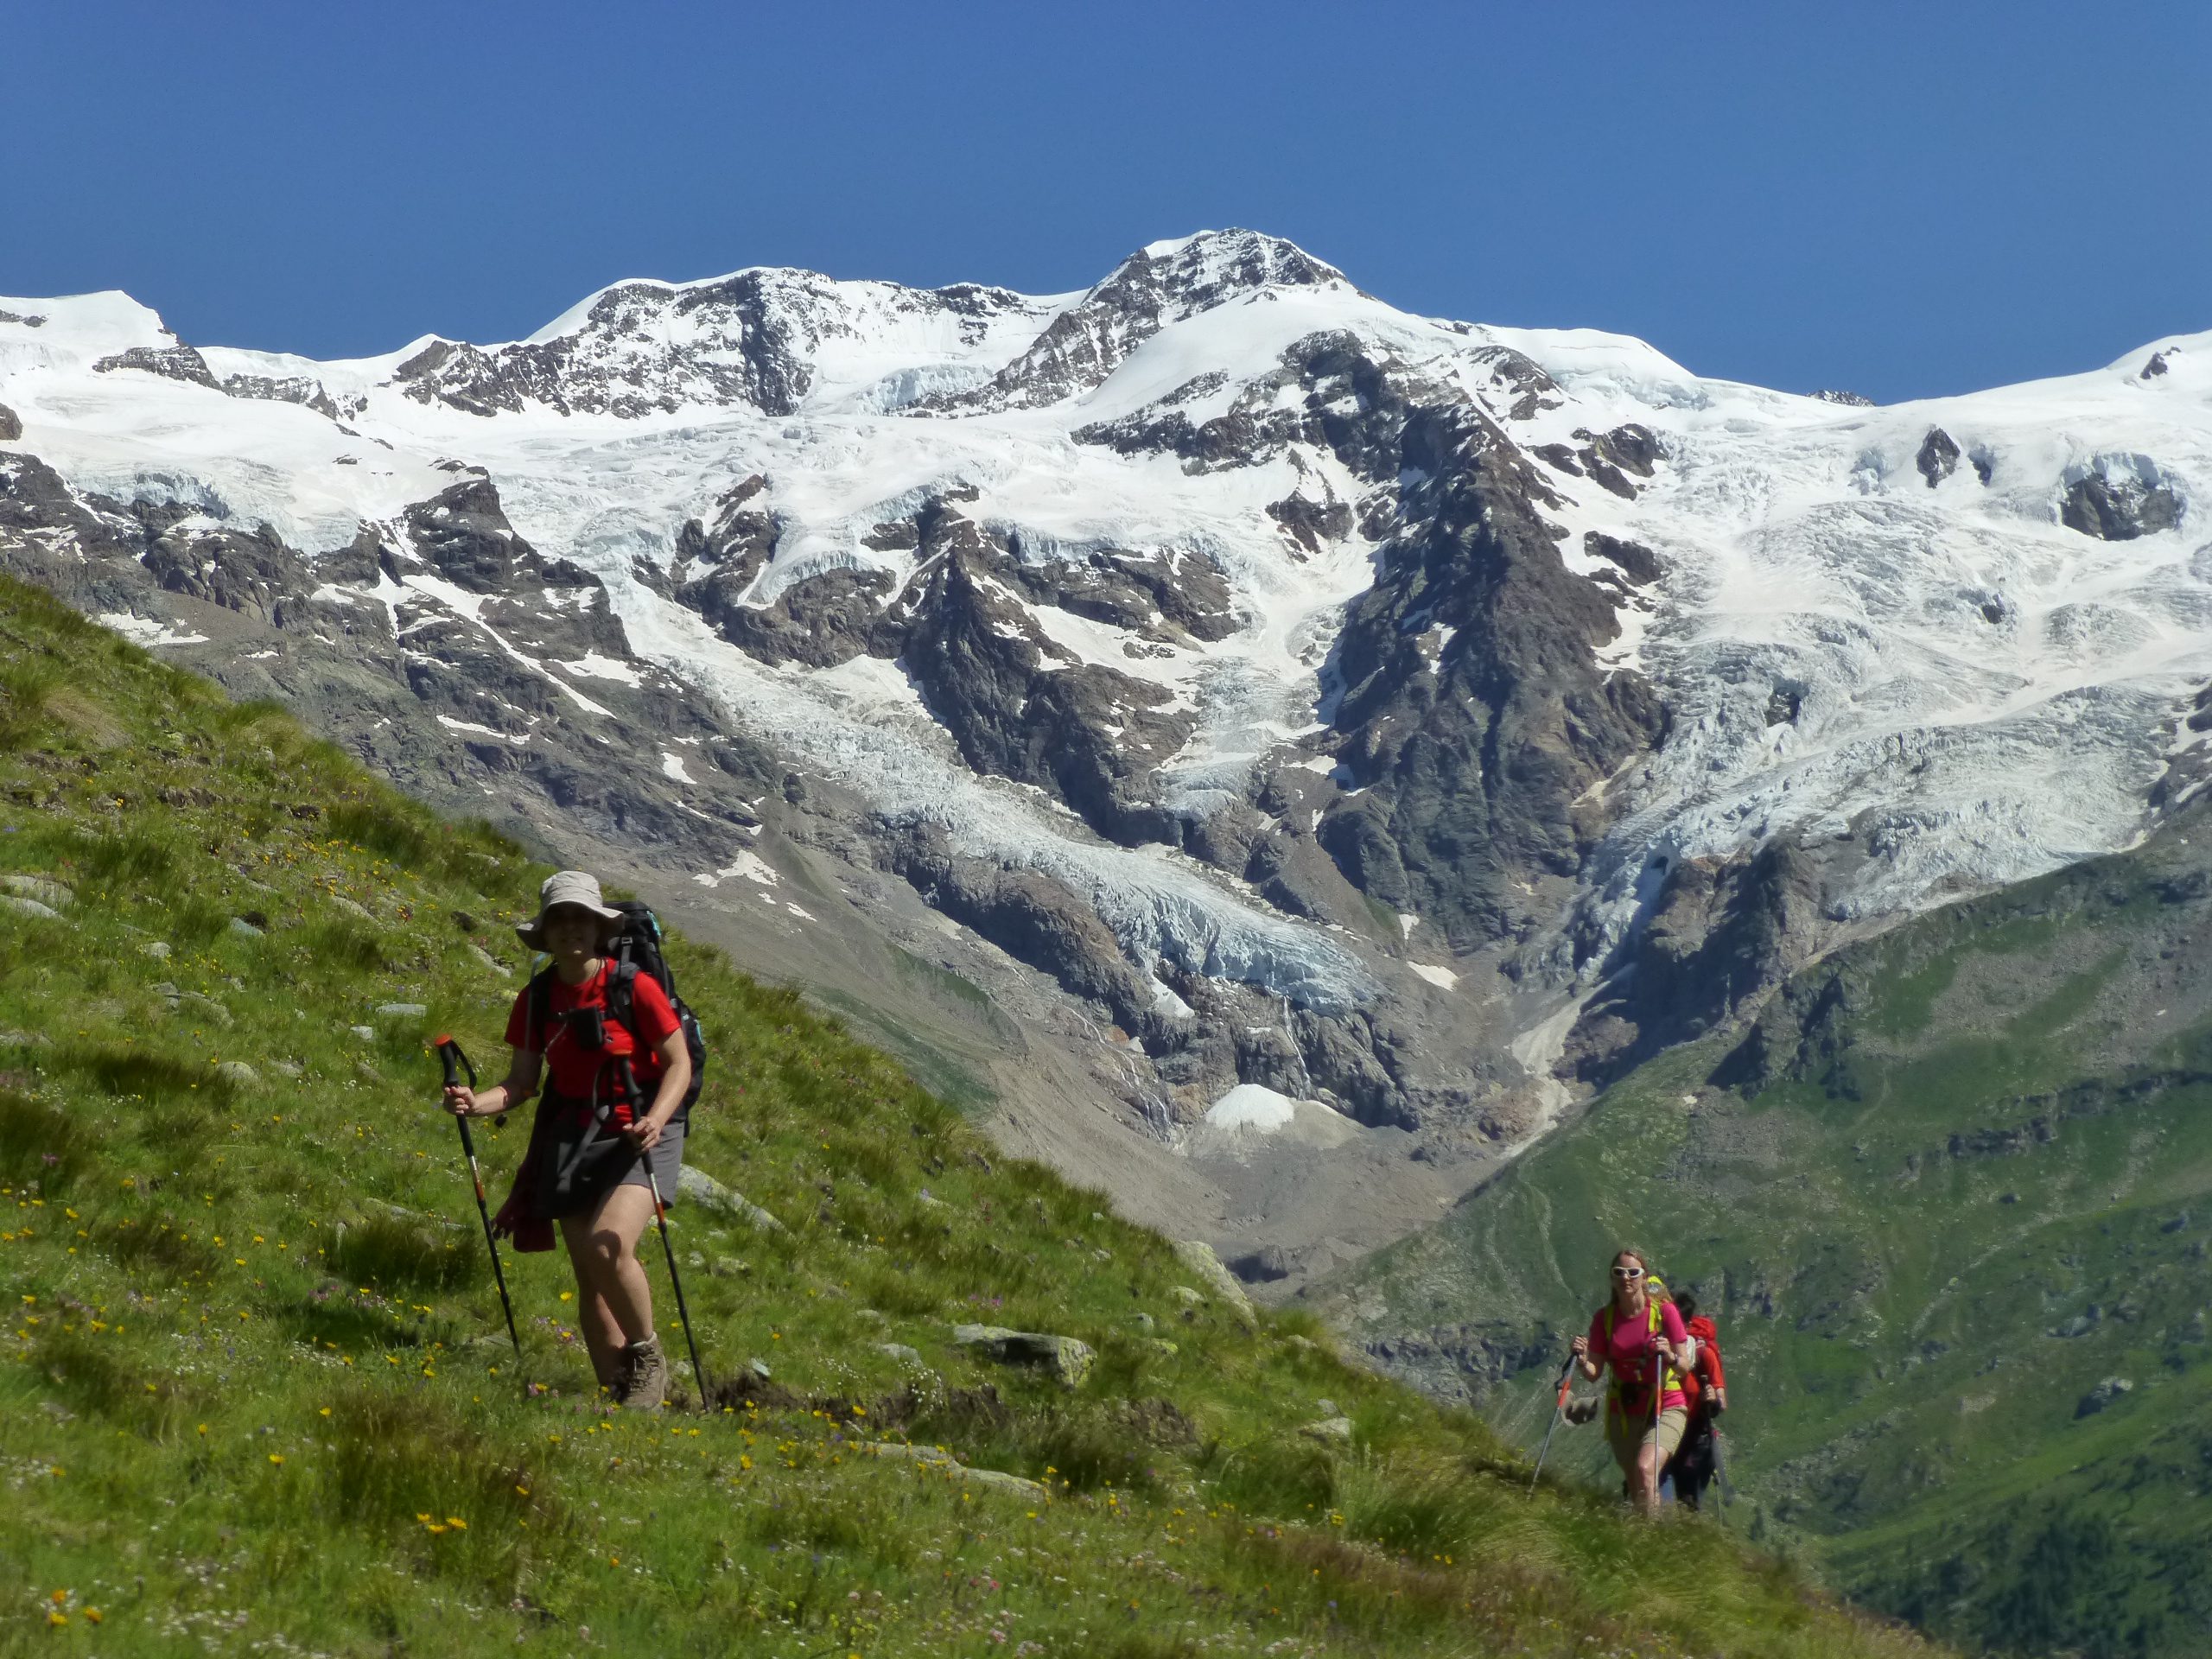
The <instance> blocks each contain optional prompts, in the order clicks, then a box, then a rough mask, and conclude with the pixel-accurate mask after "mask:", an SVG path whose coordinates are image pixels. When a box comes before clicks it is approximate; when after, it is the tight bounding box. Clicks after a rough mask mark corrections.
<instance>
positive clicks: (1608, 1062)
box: [1567, 839, 1821, 1082]
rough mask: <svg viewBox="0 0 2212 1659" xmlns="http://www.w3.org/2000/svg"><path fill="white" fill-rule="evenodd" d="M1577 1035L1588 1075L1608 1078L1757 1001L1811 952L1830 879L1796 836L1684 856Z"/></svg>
mask: <svg viewBox="0 0 2212 1659" xmlns="http://www.w3.org/2000/svg"><path fill="white" fill-rule="evenodd" d="M1663 880H1664V885H1663V887H1661V889H1660V893H1659V897H1658V899H1657V900H1656V903H1655V904H1654V906H1653V907H1652V910H1651V913H1650V915H1649V918H1647V920H1646V921H1645V923H1644V925H1643V927H1642V928H1641V929H1640V930H1639V931H1638V932H1637V935H1636V936H1635V938H1634V939H1633V940H1632V941H1631V942H1630V944H1629V946H1628V947H1627V951H1626V959H1625V960H1624V962H1623V963H1621V964H1620V965H1619V966H1618V967H1617V968H1616V969H1614V970H1613V974H1612V976H1611V979H1610V980H1609V981H1608V982H1607V989H1606V991H1605V992H1604V993H1601V994H1600V995H1599V996H1598V997H1595V998H1593V999H1592V1001H1591V1003H1590V1005H1589V1006H1588V1007H1587V1008H1586V1011H1585V1012H1584V1014H1583V1015H1582V1018H1581V1019H1580V1020H1579V1021H1578V1022H1577V1024H1576V1026H1575V1029H1574V1032H1573V1035H1572V1036H1571V1037H1570V1039H1569V1040H1568V1053H1567V1059H1568V1064H1569V1065H1570V1066H1571V1068H1572V1070H1573V1072H1574V1073H1575V1075H1577V1076H1578V1077H1585V1078H1587V1079H1589V1080H1591V1081H1592V1082H1598V1081H1604V1080H1608V1079H1611V1078H1612V1077H1618V1076H1620V1075H1621V1074H1622V1073H1623V1072H1624V1071H1627V1070H1629V1069H1630V1068H1631V1067H1633V1066H1635V1065H1639V1064H1640V1063H1642V1062H1643V1060H1644V1059H1646V1058H1649V1057H1650V1056H1651V1055H1653V1054H1655V1053H1656V1052H1658V1051H1659V1050H1660V1049H1661V1048H1663V1047H1666V1046H1669V1045H1671V1044H1674V1043H1678V1042H1685V1041H1688V1040H1690V1039H1693V1038H1695V1037H1698V1036H1700V1035H1702V1034H1703V1033H1706V1032H1707V1031H1709V1030H1711V1029H1713V1027H1715V1026H1716V1025H1719V1024H1721V1023H1723V1022H1725V1021H1726V1020H1727V1019H1728V1018H1729V1017H1730V1016H1731V1015H1732V1014H1733V1013H1734V1012H1735V1010H1736V1009H1737V1008H1738V1007H1743V1006H1745V1004H1751V1005H1754V1006H1755V1005H1756V1004H1757V1003H1758V1001H1760V1000H1761V999H1762V998H1763V997H1764V995H1765V994H1766V993H1767V992H1768V991H1770V989H1772V988H1774V987H1775V986H1777V985H1778V984H1780V983H1781V982H1782V981H1783V979H1784V978H1786V977H1787V976H1789V973H1790V972H1791V971H1792V970H1793V969H1795V968H1796V966H1797V964H1798V963H1801V962H1802V961H1804V960H1805V958H1806V957H1808V955H1810V954H1811V950H1812V948H1813V943H1814V940H1815V937H1816V934H1817V931H1818V928H1819V925H1820V919H1821V916H1820V883H1819V879H1818V873H1817V871H1816V870H1815V867H1814V865H1813V863H1812V861H1810V860H1809V859H1808V857H1807V856H1806V855H1804V854H1803V853H1802V852H1801V851H1800V850H1799V849H1797V848H1796V846H1795V845H1794V844H1793V843H1791V842H1788V841H1784V840H1780V839H1777V840H1775V841H1771V842H1768V843H1767V844H1766V846H1764V848H1762V849H1759V851H1758V853H1756V854H1755V855H1751V857H1749V858H1740V859H1736V860H1730V861H1723V860H1719V859H1705V858H1700V859H1683V860H1680V861H1676V862H1675V864H1674V866H1673V867H1672V868H1669V869H1667V870H1666V871H1665V872H1664V873H1663Z"/></svg>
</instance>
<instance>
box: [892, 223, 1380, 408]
mask: <svg viewBox="0 0 2212 1659" xmlns="http://www.w3.org/2000/svg"><path fill="white" fill-rule="evenodd" d="M1332 283H1341V284H1343V285H1344V287H1346V288H1350V287H1351V283H1349V282H1347V281H1346V280H1345V277H1344V273H1343V272H1342V271H1339V270H1336V269H1335V268H1334V267H1333V266H1330V265H1325V264H1322V263H1321V262H1320V261H1319V260H1318V259H1316V258H1314V257H1313V256H1312V255H1310V254H1308V253H1306V251H1304V250H1303V249H1301V248H1298V247H1295V246H1294V245H1291V244H1290V243H1288V242H1285V241H1282V240H1281V239H1280V238H1275V237H1272V236H1262V235H1260V234H1259V233H1257V232H1253V231H1242V230H1233V231H1220V232H1209V233H1207V234H1205V235H1203V236H1197V237H1192V238H1189V239H1188V240H1187V241H1186V242H1185V243H1184V244H1183V245H1181V246H1179V247H1177V248H1173V249H1170V250H1168V251H1164V252H1162V253H1160V254H1158V255H1155V254H1154V253H1153V252H1152V251H1150V250H1148V249H1140V250H1139V251H1137V252H1135V253H1133V254H1131V255H1130V256H1129V257H1128V258H1127V259H1124V260H1123V261H1122V263H1121V264H1120V265H1118V266H1117V267H1116V269H1115V270H1114V271H1113V273H1112V274H1111V275H1109V277H1107V278H1106V279H1105V280H1104V281H1103V282H1102V283H1099V284H1098V285H1097V286H1096V287H1095V288H1093V289H1091V290H1090V292H1089V293H1088V294H1086V295H1084V296H1083V298H1082V299H1081V300H1079V301H1077V302H1076V303H1075V304H1074V305H1072V306H1071V307H1069V308H1067V309H1066V310H1065V311H1063V312H1061V313H1060V314H1059V315H1058V316H1057V317H1055V318H1054V319H1053V320H1052V325H1051V326H1050V327H1047V328H1046V330H1045V331H1044V333H1043V334H1039V336H1038V338H1037V340H1036V343H1035V344H1034V345H1033V346H1030V347H1029V349H1028V350H1027V351H1026V352H1024V353H1022V354H1021V355H1020V357H1017V358H1016V359H1014V361H1013V362H1011V363H1009V364H1007V366H1006V367H1005V368H1003V369H1001V370H1000V371H999V372H998V373H997V374H996V375H995V376H994V377H993V378H992V379H991V382H990V384H989V385H987V386H985V387H983V388H982V389H981V390H979V391H974V392H969V393H964V394H961V395H958V396H956V397H946V398H942V399H934V400H929V402H928V403H927V404H925V406H927V407H934V408H938V409H941V410H953V409H1024V408H1036V407H1038V406H1039V405H1042V404H1054V403H1058V402H1059V401H1060V400H1061V399H1063V398H1065V397H1073V396H1075V395H1076V394H1077V393H1079V392H1084V391H1090V389H1092V388H1093V387H1095V386H1096V385H1099V384H1100V383H1101V382H1102V381H1103V380H1104V379H1105V378H1106V377H1107V376H1108V375H1109V374H1111V373H1112V372H1114V371H1115V369H1116V368H1117V367H1119V366H1120V365H1121V364H1122V362H1124V361H1125V360H1126V359H1128V355H1129V353H1132V352H1134V351H1135V350H1136V348H1137V347H1138V346H1141V345H1143V344H1144V342H1145V341H1146V340H1149V339H1150V338H1151V337H1152V336H1153V335H1154V334H1157V333H1159V332H1160V329H1161V328H1162V327H1166V325H1167V324H1168V323H1171V322H1176V321H1181V320H1182V319H1184V318H1185V317H1192V316H1196V315H1198V314H1199V313H1200V312H1203V311H1207V310H1211V308H1214V307H1215V306H1217V305H1222V304H1225V303H1227V302H1229V301H1230V300H1233V299H1236V298H1238V297H1240V296H1243V295H1246V294H1249V293H1252V292H1255V291H1257V290H1260V289H1267V288H1303V287H1320V286H1325V285H1328V284H1332Z"/></svg>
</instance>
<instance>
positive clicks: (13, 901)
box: [0, 893, 61, 922]
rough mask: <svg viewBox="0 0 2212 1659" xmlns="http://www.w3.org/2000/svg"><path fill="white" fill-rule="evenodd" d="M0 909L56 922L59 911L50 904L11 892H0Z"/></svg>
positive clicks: (58, 917) (58, 918)
mask: <svg viewBox="0 0 2212 1659" xmlns="http://www.w3.org/2000/svg"><path fill="white" fill-rule="evenodd" d="M0 910H10V911H13V912H15V913H16V915H18V916H33V917H36V918H38V919H39V920H40V921H42V922H58V921H60V919H61V912H60V911H58V910H56V909H54V906H51V905H41V903H39V901H38V900H37V899H25V898H22V897H21V896H19V895H17V894H16V893H0Z"/></svg>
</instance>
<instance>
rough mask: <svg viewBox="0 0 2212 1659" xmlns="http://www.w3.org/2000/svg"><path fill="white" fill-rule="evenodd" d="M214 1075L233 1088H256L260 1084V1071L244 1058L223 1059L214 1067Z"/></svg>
mask: <svg viewBox="0 0 2212 1659" xmlns="http://www.w3.org/2000/svg"><path fill="white" fill-rule="evenodd" d="M215 1075H216V1076H217V1077H220V1078H222V1079H223V1080H224V1081H225V1082H226V1083H228V1084H231V1085H232V1087H234V1088H238V1089H257V1088H259V1087H260V1086H261V1073H259V1072H258V1071H255V1070H254V1069H253V1068H252V1067H251V1066H250V1065H247V1064H246V1063H245V1061H244V1060H225V1061H224V1062H223V1063H222V1064H221V1065H219V1066H217V1067H216V1068H215Z"/></svg>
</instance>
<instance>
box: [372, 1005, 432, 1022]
mask: <svg viewBox="0 0 2212 1659" xmlns="http://www.w3.org/2000/svg"><path fill="white" fill-rule="evenodd" d="M429 1011H430V1010H429V1007H426V1006H425V1005H424V1004H423V1003H420V1002H379V1003H378V1004H377V1012H378V1014H383V1015H385V1017H386V1018H387V1019H391V1020H420V1019H422V1018H423V1016H424V1015H425V1014H429Z"/></svg>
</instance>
